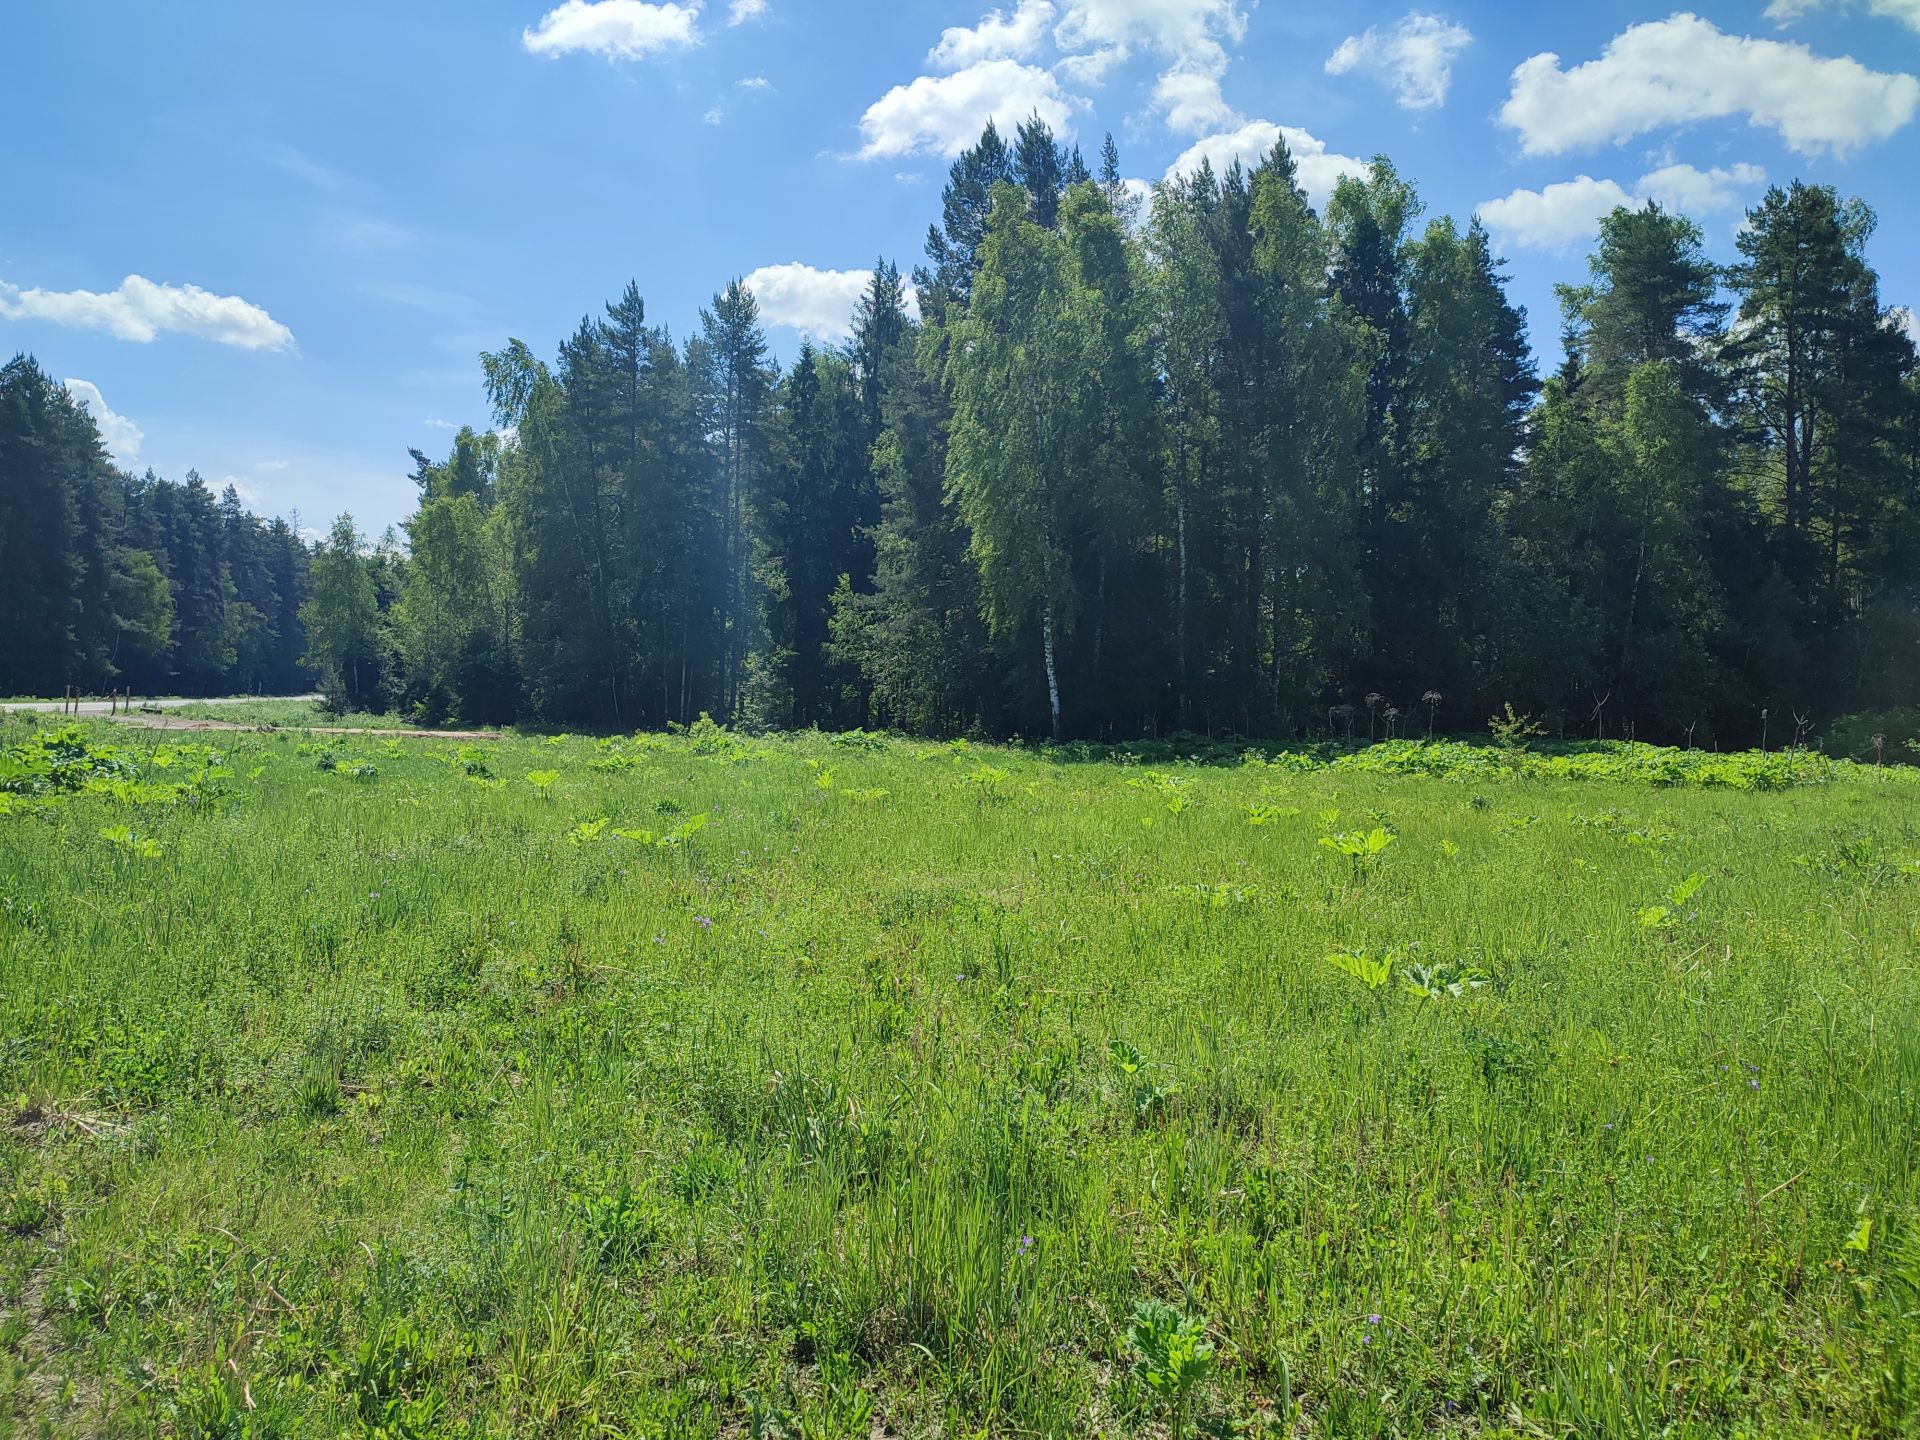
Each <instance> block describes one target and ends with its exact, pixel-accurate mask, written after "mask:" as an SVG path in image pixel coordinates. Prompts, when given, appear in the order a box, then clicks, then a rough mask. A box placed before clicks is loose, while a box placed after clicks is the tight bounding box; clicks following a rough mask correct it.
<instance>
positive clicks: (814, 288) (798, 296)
mask: <svg viewBox="0 0 1920 1440" xmlns="http://www.w3.org/2000/svg"><path fill="white" fill-rule="evenodd" d="M872 282H873V272H872V271H870V270H821V269H816V268H815V267H814V266H812V265H802V264H800V263H799V262H798V261H791V262H789V263H787V264H785V265H763V266H761V267H760V268H759V269H758V270H755V271H754V272H753V273H752V274H751V275H748V276H746V277H745V278H743V279H742V280H741V282H740V283H741V284H742V285H744V286H746V287H747V289H749V290H751V291H752V292H753V298H754V301H755V302H756V303H757V304H758V305H759V307H760V318H761V319H763V320H765V321H766V322H767V324H769V325H776V326H779V327H781V328H783V329H787V330H797V331H799V332H800V333H801V334H802V335H805V336H808V337H809V338H811V339H814V340H824V341H828V342H832V343H837V342H839V341H842V340H846V339H848V338H849V337H850V336H851V335H852V334H853V312H854V310H855V308H856V307H857V306H858V305H859V304H860V297H861V296H863V295H865V294H866V293H867V287H868V286H869V285H870V284H871V283H872ZM907 310H908V313H910V314H917V313H918V309H917V305H916V302H915V299H914V295H913V292H912V290H911V288H909V290H908V292H907Z"/></svg>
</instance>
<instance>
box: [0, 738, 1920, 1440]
mask: <svg viewBox="0 0 1920 1440" xmlns="http://www.w3.org/2000/svg"><path fill="white" fill-rule="evenodd" d="M1507 741H1508V743H1507V745H1506V746H1505V748H1502V747H1501V746H1499V745H1492V744H1489V745H1483V746H1471V745H1464V744H1446V743H1442V744H1433V745H1427V744H1421V743H1408V742H1398V743H1394V744H1389V745H1381V746H1375V747H1371V748H1362V749H1360V750H1358V751H1355V752H1352V753H1348V752H1345V751H1340V750H1332V749H1320V750H1303V751H1293V752H1284V753H1274V752H1261V753H1254V754H1247V755H1242V754H1239V753H1237V752H1235V751H1231V750H1213V749H1208V748H1206V747H1204V746H1203V745H1202V744H1201V742H1194V745H1193V746H1192V747H1190V748H1183V747H1182V746H1180V745H1177V744H1171V745H1165V746H1153V747H1140V748H1137V749H1135V750H1133V751H1130V752H1122V751H1108V750H1096V749H1076V748H1073V747H1065V748H1061V749H1029V750H1015V749H1001V748H993V747H986V746H968V745H966V744H964V743H955V744H950V745H942V744H934V743H923V742H911V741H905V740H899V739H892V738H886V737H880V736H873V735H866V734H861V733H858V732H856V733H854V734H850V735H844V736H830V735H818V734H809V735H804V736H794V737H786V738H753V737H746V736H740V735H735V734H731V733H728V732H726V731H724V730H720V729H718V728H715V727H711V726H705V725H702V726H696V727H694V729H693V730H692V731H691V732H690V733H686V734H678V735H670V736H639V737H624V738H612V739H592V738H585V737H576V736H552V737H539V736H517V737H515V738H512V739H508V740H502V741H493V742H481V743H472V742H461V741H457V740H451V739H449V740H439V739H409V740H404V741H401V740H392V739H381V738H378V737H375V736H355V737H331V738H329V737H323V736H316V735H312V734H309V733H307V732H304V731H286V730H282V731H273V732H257V733H256V732H221V733H216V732H202V733H193V734H188V735H182V734H179V733H166V732H159V731H143V730H140V729H137V728H132V727H115V726H112V725H109V724H106V723H92V724H84V725H79V726H66V727H63V726H62V725H60V724H59V723H57V717H49V718H46V719H42V720H39V721H32V720H15V721H12V722H9V723H7V724H6V725H5V726H4V727H0V754H3V755H4V758H0V1429H4V1428H6V1427H7V1426H9V1425H10V1427H11V1429H12V1431H13V1432H14V1433H15V1434H18V1435H20V1436H37V1435H54V1436H62V1435H149V1434H152V1435H181V1436H207V1437H216V1436H217V1437H241V1436H256V1437H265V1436H293V1435H317V1436H335V1435H379V1436H392V1437H441V1436H445V1437H452V1436H508V1435H512V1436H556V1435H564V1436H596V1437H603V1436H608V1437H610V1436H634V1437H640V1436H666V1435H673V1436H682V1435H684V1436H726V1437H737V1436H738V1437H744V1436H754V1437H760V1436H779V1437H821V1440H826V1437H862V1440H867V1437H873V1436H884V1435H898V1436H940V1437H968V1436H1016V1435H1018V1436H1040V1435H1058V1436H1069V1435H1106V1436H1135V1435H1145V1436H1156V1437H1157V1436H1168V1437H1186V1436H1195V1437H1197V1436H1200V1435H1254V1436H1263V1435H1264V1436H1309V1435H1314V1436H1328V1437H1343V1440H1344V1437H1364V1436H1397V1435H1447V1436H1463V1437H1464V1436H1511V1437H1520V1436H1581V1437H1587V1436H1649V1437H1651V1436H1671V1437H1693V1436H1702V1437H1704V1436H1723V1435H1739V1436H1750V1437H1759V1436H1767V1437H1773V1436H1788V1437H1791V1436H1808V1437H1811V1436H1828V1435H1848V1436H1895V1435H1910V1434H1913V1433H1915V1431H1916V1429H1917V1428H1920V1228H1917V1227H1920V1213H1917V1207H1920V1183H1917V1182H1916V1173H1915V1160H1916V1137H1917V1136H1920V1023H1916V1022H1920V1013H1917V1012H1920V984H1917V983H1916V976H1915V966H1916V961H1917V960H1920V785H1916V784H1915V783H1913V781H1914V779H1915V773H1914V772H1912V771H1906V770H1903V771H1896V770H1893V769H1891V768H1889V769H1887V770H1879V769H1876V768H1874V767H1870V766H1856V765H1852V764H1844V763H1842V764H1834V763H1831V762H1828V761H1826V760H1824V759H1822V758H1820V757H1818V756H1814V755H1808V754H1785V755H1783V754H1780V753H1777V752H1776V753H1773V754H1751V755H1734V756H1713V755H1703V754H1699V753H1686V752H1676V751H1660V750H1653V749H1651V748H1649V747H1630V746H1617V745H1616V746H1587V747H1574V748H1550V747H1537V748H1536V749H1534V750H1528V749H1526V748H1524V746H1525V737H1524V736H1523V735H1519V734H1514V733H1509V735H1508V736H1507Z"/></svg>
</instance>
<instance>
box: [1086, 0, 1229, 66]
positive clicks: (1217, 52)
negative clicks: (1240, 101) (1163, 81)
mask: <svg viewBox="0 0 1920 1440" xmlns="http://www.w3.org/2000/svg"><path fill="white" fill-rule="evenodd" d="M1065 3H1066V13H1065V14H1064V15H1063V16H1062V17H1061V20H1060V25H1059V27H1058V29H1057V30H1056V31H1055V32H1054V38H1055V39H1056V40H1058V42H1059V44H1060V48H1061V49H1063V50H1100V49H1106V48H1108V47H1112V48H1115V49H1119V50H1122V51H1126V50H1131V49H1132V48H1133V47H1135V46H1139V45H1144V46H1146V47H1148V48H1149V49H1152V50H1153V51H1155V52H1156V53H1158V54H1161V55H1165V56H1167V57H1168V58H1169V59H1173V60H1177V61H1185V62H1188V63H1193V62H1196V61H1201V60H1213V61H1217V60H1219V59H1221V58H1222V57H1223V56H1224V47H1225V46H1226V45H1227V44H1229V43H1231V42H1234V41H1237V40H1239V39H1241V38H1242V37H1243V36H1244V35H1245V34H1246V33H1247V15H1246V7H1245V6H1243V5H1242V4H1241V3H1240V0H1065Z"/></svg>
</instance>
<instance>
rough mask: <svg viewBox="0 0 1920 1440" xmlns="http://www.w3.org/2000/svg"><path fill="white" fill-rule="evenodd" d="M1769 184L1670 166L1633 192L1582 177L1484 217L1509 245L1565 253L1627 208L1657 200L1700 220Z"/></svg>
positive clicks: (1762, 174)
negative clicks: (1742, 194)
mask: <svg viewBox="0 0 1920 1440" xmlns="http://www.w3.org/2000/svg"><path fill="white" fill-rule="evenodd" d="M1766 179H1767V172H1766V171H1764V170H1762V169H1761V168H1760V167H1759V166H1758V165H1733V166H1729V167H1726V168H1724V169H1723V168H1720V167H1717V166H1716V167H1715V168H1714V169H1712V170H1698V169H1695V168H1694V167H1693V166H1691V165H1665V166H1662V167H1661V168H1660V169H1658V170H1653V171H1649V172H1648V173H1647V174H1645V175H1642V176H1641V177H1640V178H1639V180H1637V181H1636V182H1635V183H1634V186H1633V188H1632V189H1631V190H1629V189H1627V187H1626V186H1624V185H1622V184H1620V182H1619V181H1617V180H1596V179H1594V178H1593V177H1592V176H1591V175H1577V176H1575V177H1574V178H1573V179H1571V180H1562V181H1558V182H1557V183H1555V184H1552V185H1548V186H1545V187H1543V188H1542V189H1539V190H1524V189H1523V190H1515V191H1513V192H1512V193H1511V194H1508V195H1504V196H1502V197H1501V198H1500V199H1498V200H1489V201H1487V202H1486V203H1485V204H1484V205H1482V206H1481V207H1480V210H1479V215H1480V218H1481V219H1482V220H1483V221H1485V222H1486V224H1487V227H1488V228H1489V229H1490V230H1492V231H1494V233H1495V234H1497V235H1498V236H1499V237H1500V239H1501V241H1502V242H1503V243H1505V244H1507V245H1511V246H1519V247H1522V248H1525V249H1529V250H1552V251H1564V250H1568V249H1571V248H1572V247H1573V246H1574V245H1576V244H1579V243H1581V242H1583V241H1588V240H1591V239H1592V238H1593V236H1594V234H1595V232H1596V231H1597V230H1598V229H1599V228H1600V221H1601V219H1602V217H1604V216H1607V215H1610V214H1612V213H1613V212H1614V211H1615V210H1617V209H1619V208H1620V207H1621V206H1622V205H1629V206H1631V205H1639V204H1643V203H1645V202H1646V201H1648V200H1655V201H1658V202H1659V203H1660V205H1661V206H1662V207H1663V208H1665V209H1668V210H1673V211H1678V212H1679V213H1681V214H1685V215H1699V214H1704V213H1708V212H1711V211H1715V210H1724V209H1726V208H1727V207H1728V206H1730V205H1732V204H1734V203H1735V202H1736V201H1737V200H1738V199H1739V192H1740V191H1741V190H1742V189H1750V188H1752V187H1753V186H1756V185H1764V184H1765V183H1766Z"/></svg>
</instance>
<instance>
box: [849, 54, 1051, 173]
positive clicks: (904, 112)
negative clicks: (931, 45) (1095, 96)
mask: <svg viewBox="0 0 1920 1440" xmlns="http://www.w3.org/2000/svg"><path fill="white" fill-rule="evenodd" d="M1080 103H1082V102H1079V101H1077V100H1075V99H1074V98H1073V97H1071V96H1069V95H1067V94H1066V93H1065V92H1064V91H1062V90H1061V88H1060V82H1059V81H1058V80H1056V79H1054V77H1053V76H1052V75H1051V74H1050V73H1049V72H1047V71H1045V70H1042V69H1040V68H1039V67H1038V66H1035V65H1022V64H1021V63H1020V62H1019V61H1017V60H1005V59H1002V60H982V61H979V62H978V63H976V64H973V65H969V66H967V67H966V69H964V70H956V71H954V73H953V74H951V75H939V76H933V75H921V76H919V77H918V78H916V79H915V80H913V81H912V82H911V83H910V84H906V85H896V86H894V87H893V89H891V90H889V91H888V92H887V93H886V94H885V95H882V96H881V97H880V98H879V99H878V100H876V101H874V102H873V104H871V105H869V106H868V107H867V113H866V114H864V115H862V116H861V117H860V134H861V136H862V138H863V140H864V142H865V143H864V144H863V145H862V146H861V147H860V158H861V159H863V160H872V159H877V158H879V157H882V156H892V155H913V154H929V155H942V156H948V157H951V156H954V155H958V154H959V153H960V152H961V151H962V150H964V149H966V148H967V146H969V145H971V144H972V143H973V142H974V141H975V140H977V139H979V138H980V132H981V131H982V130H984V129H986V126H987V121H989V120H997V121H998V122H999V124H1000V127H1001V128H1002V129H1003V130H1010V129H1012V128H1013V127H1014V126H1015V125H1018V124H1019V123H1020V122H1021V121H1022V120H1025V119H1026V118H1027V117H1028V116H1029V115H1038V116H1039V117H1040V118H1041V119H1042V120H1044V121H1045V122H1046V123H1047V124H1048V125H1049V126H1050V127H1052V129H1053V132H1054V134H1055V135H1056V136H1060V137H1062V138H1070V137H1071V135H1072V133H1073V125H1072V120H1073V112H1074V109H1075V108H1076V107H1077V106H1078V105H1079V104H1080Z"/></svg>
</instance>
